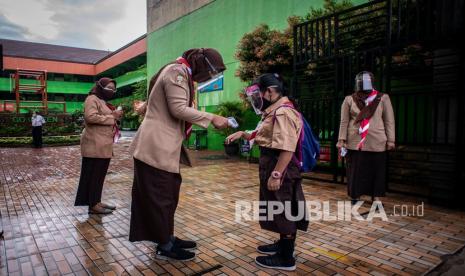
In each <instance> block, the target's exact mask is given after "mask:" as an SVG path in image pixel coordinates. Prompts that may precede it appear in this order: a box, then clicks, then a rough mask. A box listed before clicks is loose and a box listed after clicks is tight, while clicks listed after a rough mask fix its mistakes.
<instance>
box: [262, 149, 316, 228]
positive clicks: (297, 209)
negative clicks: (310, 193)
mask: <svg viewBox="0 0 465 276" xmlns="http://www.w3.org/2000/svg"><path fill="white" fill-rule="evenodd" d="M279 154H280V151H279V150H273V149H267V148H260V160H259V177H260V201H266V202H267V204H269V203H270V202H271V201H276V202H281V203H283V204H286V202H287V203H288V204H289V205H290V206H291V215H292V216H298V215H299V214H301V215H302V219H301V220H298V221H291V220H289V219H288V218H287V217H286V215H285V213H284V212H283V213H281V214H276V215H274V216H273V217H272V219H265V220H262V219H261V220H260V226H261V227H262V228H263V229H265V230H269V231H272V232H276V233H279V234H295V233H296V232H297V230H302V231H307V228H308V220H307V213H306V208H305V196H304V192H303V190H302V177H301V175H300V170H299V167H298V166H297V164H296V163H295V162H293V161H291V162H290V163H289V165H288V166H287V170H286V173H285V174H284V178H283V183H282V185H281V188H280V189H279V190H277V191H270V190H268V178H270V175H271V173H272V172H273V170H274V168H275V166H276V163H277V162H278V158H279ZM299 202H300V203H299ZM302 207H303V208H302ZM267 209H268V208H266V206H265V207H261V208H260V216H263V217H265V216H266V217H268V213H267Z"/></svg>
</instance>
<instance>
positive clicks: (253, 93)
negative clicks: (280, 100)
mask: <svg viewBox="0 0 465 276" xmlns="http://www.w3.org/2000/svg"><path fill="white" fill-rule="evenodd" d="M245 94H246V96H247V99H248V100H249V102H250V104H251V105H252V107H253V109H254V111H255V113H256V114H257V115H260V114H262V111H261V109H262V107H263V98H262V95H261V92H260V87H258V85H256V84H254V85H251V86H249V87H247V88H245Z"/></svg>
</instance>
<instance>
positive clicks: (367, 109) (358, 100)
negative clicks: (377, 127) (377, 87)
mask: <svg viewBox="0 0 465 276" xmlns="http://www.w3.org/2000/svg"><path fill="white" fill-rule="evenodd" d="M370 93H371V91H370V92H368V93H366V92H364V91H357V92H354V93H353V94H352V99H353V100H354V102H355V104H356V105H357V107H358V109H360V113H358V115H357V117H356V118H355V123H360V122H361V121H362V120H363V119H368V118H371V117H372V116H373V114H374V113H375V111H376V108H378V105H379V102H380V101H381V97H382V96H383V95H384V94H383V93H381V92H378V94H377V95H376V98H375V99H374V100H373V102H372V103H371V104H369V105H365V100H366V98H368V96H369V95H370Z"/></svg>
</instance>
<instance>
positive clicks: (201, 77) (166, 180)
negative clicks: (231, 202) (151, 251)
mask: <svg viewBox="0 0 465 276" xmlns="http://www.w3.org/2000/svg"><path fill="white" fill-rule="evenodd" d="M225 69H226V67H225V65H224V64H223V59H222V57H221V55H220V54H219V53H218V52H217V51H216V50H214V49H211V48H200V49H191V50H188V51H186V52H184V53H183V55H182V57H180V58H178V59H177V60H176V61H174V62H172V63H169V64H167V65H165V66H164V67H163V68H161V69H160V70H159V71H158V73H157V74H156V75H155V76H154V77H153V78H152V79H151V81H150V85H149V93H150V94H149V97H148V100H147V102H146V103H145V104H144V106H143V107H142V108H140V110H142V112H143V113H145V117H144V120H143V121H142V124H141V126H140V127H139V130H138V131H137V134H136V136H135V137H134V141H133V143H132V145H131V148H132V151H133V157H134V183H133V187H132V205H131V223H130V231H129V240H130V241H132V242H134V241H142V240H148V241H152V242H155V243H158V245H157V250H156V254H157V257H158V258H162V259H173V260H181V261H187V260H191V259H193V258H194V257H195V254H194V253H193V252H190V251H187V249H194V248H196V246H197V245H196V243H195V242H193V241H184V240H181V239H179V238H177V237H175V236H174V214H175V211H176V207H177V205H178V200H179V190H180V187H181V182H182V178H181V174H180V163H183V164H186V165H189V166H190V165H191V161H190V159H189V156H188V155H187V151H186V149H185V148H184V146H183V145H182V141H183V140H184V139H185V138H186V137H188V136H189V133H190V131H191V127H192V124H196V125H198V126H201V127H204V128H207V127H208V126H209V124H210V123H211V124H213V126H214V127H216V128H226V127H227V126H228V120H227V119H226V118H224V117H220V116H217V115H213V114H210V113H207V112H202V111H199V110H197V109H196V108H195V106H194V105H193V101H194V96H195V90H194V82H205V81H207V80H209V79H211V78H212V77H214V76H215V74H219V73H221V72H223V71H224V70H225Z"/></svg>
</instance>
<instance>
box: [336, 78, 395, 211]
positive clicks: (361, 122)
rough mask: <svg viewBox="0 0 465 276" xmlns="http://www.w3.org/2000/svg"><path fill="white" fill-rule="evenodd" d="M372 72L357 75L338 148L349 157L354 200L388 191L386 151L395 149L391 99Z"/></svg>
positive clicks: (347, 100)
mask: <svg viewBox="0 0 465 276" xmlns="http://www.w3.org/2000/svg"><path fill="white" fill-rule="evenodd" d="M373 82H374V77H373V74H372V73H370V72H365V71H364V72H360V73H359V74H357V76H356V78H355V92H354V93H353V94H352V95H350V96H347V97H346V98H345V99H344V102H343V103H342V107H341V124H340V127H339V141H338V143H337V147H338V148H340V149H342V152H343V153H342V155H344V151H345V150H347V153H346V154H345V157H346V160H347V163H346V164H347V188H348V194H349V196H350V197H351V199H352V203H354V204H355V203H356V202H357V201H358V200H359V199H360V196H362V195H368V196H371V197H372V200H374V201H379V197H383V196H385V193H386V162H387V154H386V150H393V149H394V148H395V138H396V135H395V122H394V111H393V109H392V105H391V100H390V99H389V96H388V95H387V94H384V93H381V92H378V91H376V90H375V89H374V86H373Z"/></svg>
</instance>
